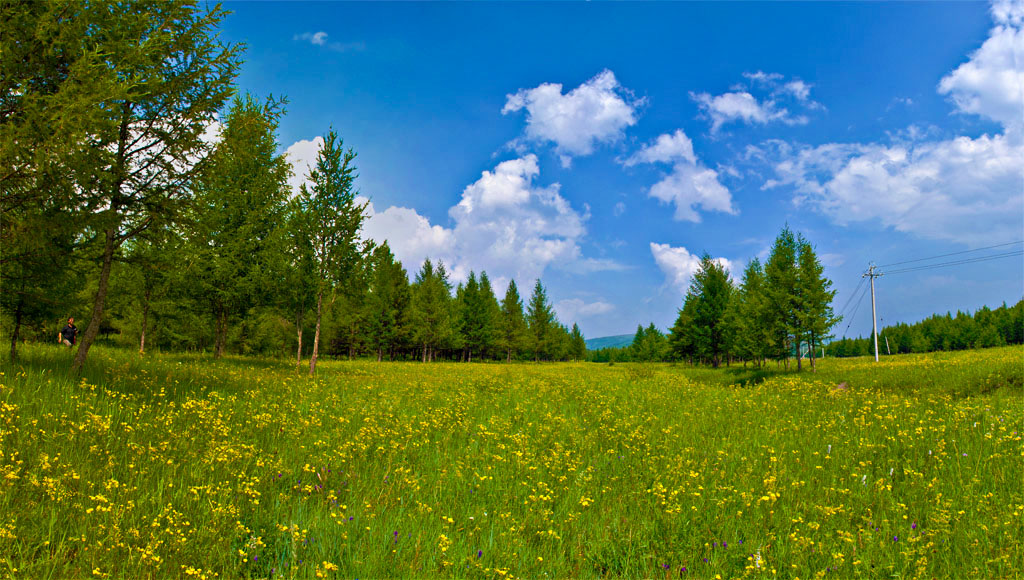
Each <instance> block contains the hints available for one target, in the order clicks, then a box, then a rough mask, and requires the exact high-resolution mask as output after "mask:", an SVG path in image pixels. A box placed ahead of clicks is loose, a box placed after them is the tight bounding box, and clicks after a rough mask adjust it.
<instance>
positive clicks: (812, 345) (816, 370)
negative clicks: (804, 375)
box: [809, 333, 818, 373]
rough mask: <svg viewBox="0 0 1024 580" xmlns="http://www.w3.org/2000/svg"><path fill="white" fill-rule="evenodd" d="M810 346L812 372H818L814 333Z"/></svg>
mask: <svg viewBox="0 0 1024 580" xmlns="http://www.w3.org/2000/svg"><path fill="white" fill-rule="evenodd" d="M809 346H810V351H809V352H810V354H811V372H812V373H816V372H818V369H817V368H816V367H815V366H814V354H815V353H814V333H811V339H810V345H809Z"/></svg>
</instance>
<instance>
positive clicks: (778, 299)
mask: <svg viewBox="0 0 1024 580" xmlns="http://www.w3.org/2000/svg"><path fill="white" fill-rule="evenodd" d="M796 254H797V243H796V236H794V235H793V232H792V231H790V229H789V227H784V228H783V229H782V231H781V232H779V235H778V237H776V238H775V242H774V243H773V244H772V249H771V253H770V254H769V255H768V262H767V263H766V264H765V267H764V276H765V295H766V297H767V302H768V305H769V306H768V321H769V325H770V329H771V330H770V332H771V336H772V339H773V343H774V346H775V348H774V353H773V354H774V355H775V357H776V358H778V359H784V360H785V361H786V366H787V367H788V366H789V355H790V351H791V349H792V348H793V346H794V345H795V346H796V347H797V348H798V349H799V346H800V345H799V344H796V342H797V340H799V337H800V320H799V318H798V316H797V311H798V309H799V305H798V304H797V291H798V288H797V267H796ZM797 360H798V363H797V364H799V359H797Z"/></svg>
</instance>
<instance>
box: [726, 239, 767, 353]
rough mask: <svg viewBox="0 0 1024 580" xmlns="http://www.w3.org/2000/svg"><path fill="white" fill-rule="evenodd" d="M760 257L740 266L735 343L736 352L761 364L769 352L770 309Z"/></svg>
mask: <svg viewBox="0 0 1024 580" xmlns="http://www.w3.org/2000/svg"><path fill="white" fill-rule="evenodd" d="M765 284H766V282H765V276H764V270H763V269H762V268H761V261H760V260H758V259H757V258H754V259H753V260H751V261H750V262H749V263H748V264H747V267H746V268H745V269H744V270H743V280H742V282H741V283H740V288H739V292H738V293H737V300H736V301H735V303H736V318H735V320H736V328H737V330H736V347H737V349H738V354H740V356H742V357H743V358H745V359H748V360H754V361H756V363H757V366H758V367H760V366H761V365H762V364H763V362H764V359H765V358H766V357H767V356H768V355H769V354H770V353H771V350H770V349H771V345H772V343H773V338H774V336H773V333H772V328H771V321H772V318H771V316H772V313H771V311H770V302H769V300H768V296H767V289H766V287H765Z"/></svg>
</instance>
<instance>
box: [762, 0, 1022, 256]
mask: <svg viewBox="0 0 1024 580" xmlns="http://www.w3.org/2000/svg"><path fill="white" fill-rule="evenodd" d="M992 14H993V18H994V19H995V22H996V26H995V27H994V28H993V29H992V30H991V31H990V34H989V38H988V39H987V40H986V41H985V43H984V44H983V45H982V47H981V48H980V49H978V50H977V51H976V52H975V53H973V54H972V55H971V57H970V60H969V61H968V62H966V63H964V64H962V65H960V66H959V67H957V68H956V70H954V71H953V72H952V73H950V74H949V75H947V76H945V77H944V78H943V79H942V80H941V82H940V83H939V87H938V91H939V92H940V93H942V94H948V95H950V97H951V99H952V101H953V103H954V104H955V105H956V107H957V108H958V109H959V111H960V112H962V113H970V114H977V115H980V116H983V117H987V118H989V119H992V120H994V121H996V122H999V123H1001V124H1002V125H1003V127H1004V129H1005V130H1004V132H1003V133H1001V134H996V135H991V136H990V135H982V136H980V137H977V138H972V137H966V136H961V137H955V138H952V139H944V140H943V139H937V138H936V136H935V133H936V132H935V131H933V130H929V129H920V128H918V127H915V126H911V127H909V128H908V129H907V130H905V131H900V132H897V133H896V134H895V135H894V137H895V139H894V142H893V143H892V144H882V143H867V144H861V143H848V144H842V143H829V144H826V145H821V146H818V147H806V146H796V147H792V146H790V145H788V144H785V143H781V142H770V143H768V144H767V145H768V148H769V149H770V150H772V152H773V153H772V154H769V158H774V161H772V164H773V167H774V170H775V177H774V178H773V179H770V180H768V181H767V182H766V183H765V185H764V187H765V188H773V187H778V186H781V185H789V186H792V187H793V188H794V190H795V191H796V196H795V198H794V201H795V203H797V204H798V205H801V204H806V205H809V206H811V207H814V208H816V209H817V210H818V211H820V212H822V213H823V214H825V215H826V216H828V217H829V218H831V219H832V221H833V222H835V223H837V224H840V225H846V224H850V223H853V222H875V223H879V224H881V225H882V226H883V227H888V228H893V229H895V230H897V231H901V232H906V233H909V234H913V235H916V236H920V237H924V238H931V239H942V240H949V241H953V242H959V243H962V244H966V245H978V244H982V243H985V242H992V241H1003V240H1007V239H1016V238H1019V237H1020V232H1021V221H1022V219H1024V72H1022V67H1021V66H1020V64H1019V63H1022V62H1024V34H1022V30H1021V28H1022V21H1024V3H1022V2H1019V1H1018V2H1012V3H1011V2H1000V3H997V4H996V5H994V6H993V9H992ZM928 139H931V140H928ZM760 153H763V150H761V151H760ZM752 154H753V155H754V156H757V155H758V154H759V152H757V151H752Z"/></svg>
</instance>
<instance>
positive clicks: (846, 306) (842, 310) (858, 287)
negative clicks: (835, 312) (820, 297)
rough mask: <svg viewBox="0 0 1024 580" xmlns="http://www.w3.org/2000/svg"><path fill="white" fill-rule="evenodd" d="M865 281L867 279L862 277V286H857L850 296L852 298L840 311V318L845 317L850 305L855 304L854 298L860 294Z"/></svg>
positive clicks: (848, 299) (847, 300)
mask: <svg viewBox="0 0 1024 580" xmlns="http://www.w3.org/2000/svg"><path fill="white" fill-rule="evenodd" d="M864 280H865V278H864V277H863V276H862V277H861V279H860V284H857V287H856V288H854V289H853V292H852V293H851V294H850V297H849V298H847V299H846V303H845V304H843V307H842V308H841V309H840V310H839V316H843V315H844V314H846V310H847V309H848V308H849V307H850V304H851V303H852V302H853V297H854V296H856V295H857V293H858V292H860V287H861V286H863V285H864Z"/></svg>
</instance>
